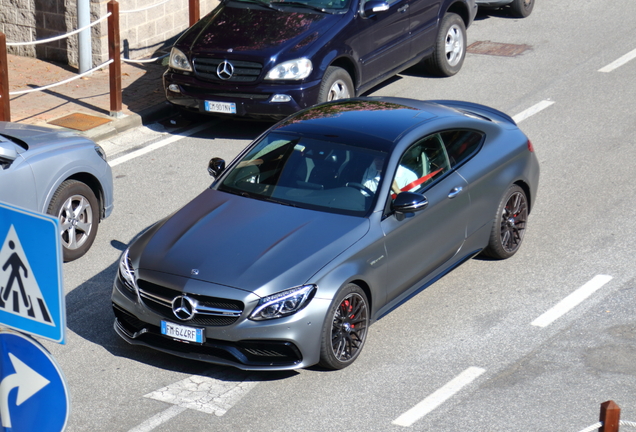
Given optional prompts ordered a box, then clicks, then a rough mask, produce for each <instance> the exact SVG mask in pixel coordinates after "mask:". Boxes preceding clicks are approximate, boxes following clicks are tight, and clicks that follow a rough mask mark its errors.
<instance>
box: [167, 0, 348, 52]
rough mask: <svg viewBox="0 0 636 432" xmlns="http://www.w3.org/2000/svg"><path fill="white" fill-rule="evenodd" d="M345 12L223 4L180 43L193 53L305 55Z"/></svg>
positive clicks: (179, 43)
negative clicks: (319, 11)
mask: <svg viewBox="0 0 636 432" xmlns="http://www.w3.org/2000/svg"><path fill="white" fill-rule="evenodd" d="M342 17H343V15H339V14H337V15H331V14H323V13H316V12H312V11H310V10H306V9H301V10H298V9H296V10H295V11H294V10H291V9H290V10H284V11H281V10H274V9H268V8H265V7H262V6H258V5H254V4H250V5H247V6H246V4H240V3H235V2H234V3H231V6H228V5H220V6H219V7H218V8H217V9H215V10H214V11H213V12H212V13H211V14H209V15H207V16H206V17H205V18H203V19H202V20H201V21H199V23H197V24H196V25H195V26H193V27H192V28H190V30H189V31H188V32H187V33H186V34H185V35H184V36H183V37H182V38H181V40H180V41H179V42H178V45H186V46H187V47H188V48H191V50H192V53H193V55H195V56H196V55H201V54H213V53H216V54H219V53H222V54H225V53H233V54H234V55H236V54H239V55H248V56H258V57H261V58H264V59H267V58H270V57H272V56H274V57H275V56H276V55H277V54H279V53H281V52H283V51H289V52H290V53H294V52H295V53H297V55H302V52H303V50H304V48H305V47H307V46H308V45H309V44H311V43H312V42H314V41H315V40H317V39H318V38H319V37H320V36H321V35H323V34H325V33H326V32H327V30H328V29H329V28H331V27H332V26H333V25H334V24H335V23H336V22H338V21H339V20H341V19H342Z"/></svg>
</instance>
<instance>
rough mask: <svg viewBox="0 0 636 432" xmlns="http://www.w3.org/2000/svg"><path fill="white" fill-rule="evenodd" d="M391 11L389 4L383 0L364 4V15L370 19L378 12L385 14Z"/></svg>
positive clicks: (372, 0) (374, 0) (373, 0)
mask: <svg viewBox="0 0 636 432" xmlns="http://www.w3.org/2000/svg"><path fill="white" fill-rule="evenodd" d="M388 10H389V4H388V3H387V2H385V1H382V0H371V1H368V2H366V3H365V4H364V6H363V11H362V12H363V13H364V16H365V17H367V18H369V17H370V16H372V15H375V14H377V13H378V12H384V11H388Z"/></svg>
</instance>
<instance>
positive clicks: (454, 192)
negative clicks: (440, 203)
mask: <svg viewBox="0 0 636 432" xmlns="http://www.w3.org/2000/svg"><path fill="white" fill-rule="evenodd" d="M463 189H464V188H463V187H461V186H457V187H456V188H454V189H453V190H451V191H450V192H449V193H448V197H449V198H450V199H453V198H455V197H456V196H457V195H459V194H460V193H461V191H462V190H463Z"/></svg>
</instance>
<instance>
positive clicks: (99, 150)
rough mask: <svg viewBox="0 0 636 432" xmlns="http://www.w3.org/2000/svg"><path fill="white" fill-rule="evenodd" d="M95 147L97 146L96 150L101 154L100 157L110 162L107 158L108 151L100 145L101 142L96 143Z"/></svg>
mask: <svg viewBox="0 0 636 432" xmlns="http://www.w3.org/2000/svg"><path fill="white" fill-rule="evenodd" d="M94 148H95V151H96V152H97V154H98V155H99V157H100V158H102V159H104V162H108V161H107V160H106V152H105V151H104V149H103V148H102V146H100V145H99V144H95V147H94Z"/></svg>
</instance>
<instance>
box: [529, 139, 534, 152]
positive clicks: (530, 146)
mask: <svg viewBox="0 0 636 432" xmlns="http://www.w3.org/2000/svg"><path fill="white" fill-rule="evenodd" d="M528 150H530V153H534V147H533V146H532V143H531V142H530V140H528Z"/></svg>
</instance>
